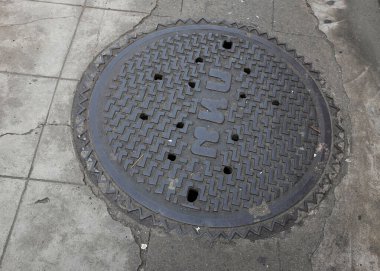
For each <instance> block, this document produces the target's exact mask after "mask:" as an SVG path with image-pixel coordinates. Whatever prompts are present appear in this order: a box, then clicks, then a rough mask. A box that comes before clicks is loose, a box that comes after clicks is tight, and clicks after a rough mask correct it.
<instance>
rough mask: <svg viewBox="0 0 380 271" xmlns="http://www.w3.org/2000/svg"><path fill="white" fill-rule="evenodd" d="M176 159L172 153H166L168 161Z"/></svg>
mask: <svg viewBox="0 0 380 271" xmlns="http://www.w3.org/2000/svg"><path fill="white" fill-rule="evenodd" d="M176 158H177V156H176V155H175V154H174V153H168V159H169V160H170V161H174V160H175V159H176Z"/></svg>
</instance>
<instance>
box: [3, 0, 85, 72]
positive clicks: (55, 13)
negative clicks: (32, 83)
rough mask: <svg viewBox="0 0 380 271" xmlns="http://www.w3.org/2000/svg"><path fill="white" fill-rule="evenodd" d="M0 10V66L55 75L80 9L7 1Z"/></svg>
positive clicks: (5, 69)
mask: <svg viewBox="0 0 380 271" xmlns="http://www.w3.org/2000/svg"><path fill="white" fill-rule="evenodd" d="M0 10H1V16H0V36H1V37H3V38H2V39H1V40H0V47H1V48H2V49H1V50H0V59H2V61H1V62H0V70H2V71H11V72H20V73H29V74H38V75H46V76H58V74H59V71H60V69H61V65H62V63H63V60H64V57H65V55H66V50H67V48H68V46H69V44H70V39H71V36H72V35H73V33H74V30H75V25H76V23H77V20H78V16H79V14H80V11H81V9H80V8H79V7H74V6H67V5H56V4H47V3H40V2H32V1H15V2H13V1H12V2H8V1H6V2H0Z"/></svg>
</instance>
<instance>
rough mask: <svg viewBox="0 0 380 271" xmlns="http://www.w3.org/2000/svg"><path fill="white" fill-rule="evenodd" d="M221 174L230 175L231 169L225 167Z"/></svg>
mask: <svg viewBox="0 0 380 271" xmlns="http://www.w3.org/2000/svg"><path fill="white" fill-rule="evenodd" d="M223 172H224V173H225V174H231V173H232V168H231V167H229V166H226V167H224V168H223Z"/></svg>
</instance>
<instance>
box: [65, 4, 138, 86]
mask: <svg viewBox="0 0 380 271" xmlns="http://www.w3.org/2000/svg"><path fill="white" fill-rule="evenodd" d="M143 17H144V14H141V13H128V12H120V11H110V10H99V9H86V10H85V11H84V13H83V16H82V18H81V21H80V22H79V26H78V30H77V34H76V35H75V38H74V41H73V45H72V48H71V50H70V53H69V55H68V57H67V61H66V63H65V66H64V68H63V72H62V76H63V77H65V78H73V79H80V77H81V76H82V73H83V72H84V70H85V69H86V67H87V65H88V64H89V63H90V62H91V60H92V59H93V58H94V57H95V56H96V55H97V54H98V53H99V52H100V51H101V50H103V49H104V47H105V46H106V45H107V44H109V43H110V42H111V41H113V40H115V39H116V38H118V37H119V36H120V35H121V34H123V33H125V32H126V31H128V30H129V29H132V27H133V26H134V25H135V24H137V23H138V22H139V21H140V20H141V19H142V18H143Z"/></svg>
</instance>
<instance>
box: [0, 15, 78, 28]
mask: <svg viewBox="0 0 380 271" xmlns="http://www.w3.org/2000/svg"><path fill="white" fill-rule="evenodd" d="M74 17H75V16H63V17H47V18H40V19H36V20H32V21H28V22H23V23H17V24H4V25H0V27H12V26H20V25H27V24H32V23H35V22H39V21H45V20H55V19H66V18H74Z"/></svg>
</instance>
